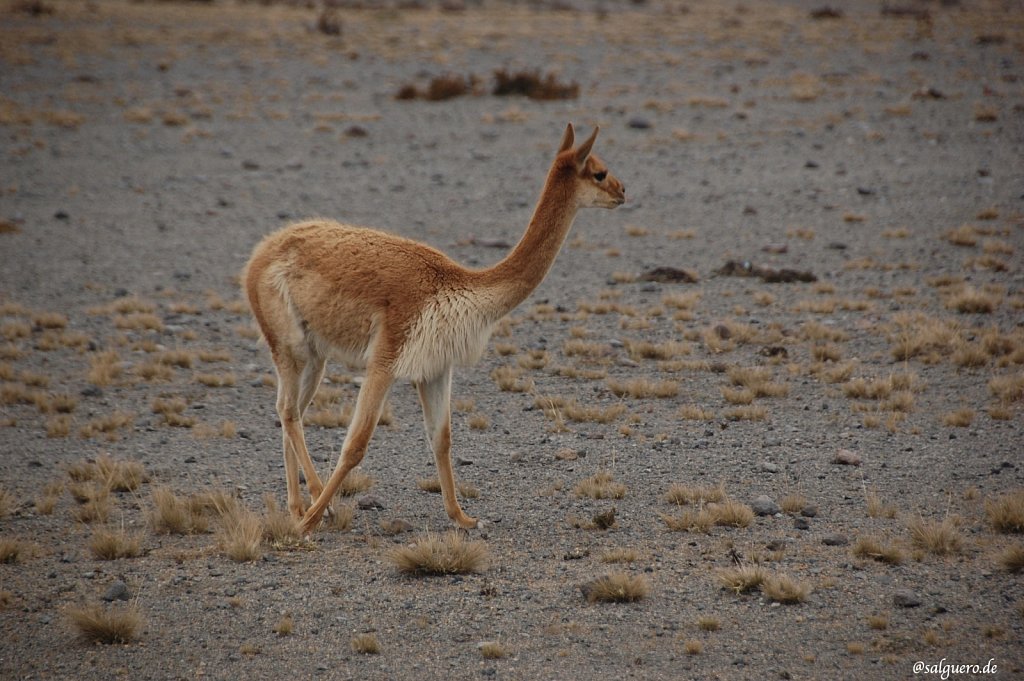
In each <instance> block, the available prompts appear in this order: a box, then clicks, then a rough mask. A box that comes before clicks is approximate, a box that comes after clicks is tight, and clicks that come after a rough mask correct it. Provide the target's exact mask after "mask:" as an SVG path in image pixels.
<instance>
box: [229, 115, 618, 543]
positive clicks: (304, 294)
mask: <svg viewBox="0 0 1024 681" xmlns="http://www.w3.org/2000/svg"><path fill="white" fill-rule="evenodd" d="M597 132H598V131H597V128H595V129H594V132H593V133H592V134H591V135H590V137H589V138H587V140H586V141H584V142H583V143H582V144H580V145H579V146H578V147H573V144H574V141H575V133H574V132H573V127H572V124H569V125H568V126H567V127H566V129H565V135H564V136H563V137H562V143H561V145H560V146H559V148H558V154H557V156H556V157H555V160H554V162H553V163H552V165H551V170H550V171H549V172H548V176H547V181H546V182H545V183H544V190H543V191H542V192H541V195H540V199H539V200H538V202H537V206H536V208H535V209H534V213H533V217H532V218H531V219H530V224H529V225H528V226H527V228H526V233H525V234H524V235H523V238H522V239H521V240H520V241H519V243H518V244H517V245H516V247H515V248H514V249H513V250H512V252H511V253H509V254H508V256H507V257H506V258H504V259H503V260H501V261H500V262H498V263H497V264H495V265H494V266H492V267H488V268H486V269H482V270H472V269H467V268H465V267H462V266H461V265H459V264H457V263H455V262H453V261H452V260H451V259H449V258H448V257H447V256H445V255H444V254H443V253H441V252H440V251H438V250H435V249H434V248H431V247H430V246H426V245H424V244H421V243H417V242H415V241H411V240H409V239H404V238H402V237H399V236H394V235H392V234H387V233H385V232H381V231H378V230H375V229H367V228H364V227H354V226H351V225H343V224H338V223H336V222H331V221H327V220H313V221H309V222H300V223H297V224H293V225H290V226H288V227H285V228H283V229H281V230H280V231H278V232H275V233H273V234H271V235H269V236H267V237H266V238H264V239H263V240H262V241H261V242H260V243H259V244H258V245H257V246H256V248H255V249H254V250H253V254H252V257H251V258H250V259H249V263H248V264H247V265H246V268H245V271H244V273H243V277H242V281H243V282H244V286H245V292H246V295H247V296H248V298H249V303H250V305H251V307H252V311H253V314H254V315H255V317H256V322H257V323H258V324H259V327H260V329H261V331H262V332H263V337H264V339H265V340H266V342H267V345H269V346H270V353H271V356H272V358H273V360H274V366H275V367H276V369H277V413H278V415H279V416H280V419H281V429H282V431H283V434H284V435H283V437H284V464H285V477H286V479H287V485H288V508H289V510H290V511H291V513H292V514H293V515H295V516H296V517H301V518H302V529H303V531H304V532H310V531H312V530H313V529H314V528H315V527H316V526H317V524H318V523H319V522H320V519H321V518H322V517H323V514H324V511H325V510H326V509H327V508H328V505H329V504H330V502H331V499H332V498H333V496H334V494H335V492H337V491H338V487H339V486H340V485H341V483H342V481H343V480H344V478H345V476H346V475H347V474H348V472H349V471H351V470H352V469H353V468H354V467H355V466H357V465H358V464H359V462H360V461H361V460H362V458H363V455H364V454H365V453H366V448H367V445H368V444H369V442H370V437H371V436H372V435H373V430H374V428H375V427H376V425H377V420H378V419H379V417H380V414H381V409H382V408H383V405H384V400H385V398H386V397H387V394H388V390H389V389H390V388H391V384H392V383H394V381H395V380H396V379H408V380H410V381H412V382H413V384H414V385H415V386H416V389H417V390H418V392H419V396H420V402H421V403H422V405H423V422H424V424H425V426H426V432H427V440H428V441H429V442H430V445H431V447H432V448H433V451H434V457H435V459H436V461H437V472H438V477H439V479H440V482H441V492H442V496H443V498H444V508H445V511H447V513H448V516H449V517H450V518H451V519H452V520H453V521H455V523H457V524H458V525H459V526H460V527H463V528H472V527H477V526H478V521H477V520H476V518H471V517H470V516H468V515H466V514H465V513H464V512H463V510H462V508H461V507H460V506H459V501H458V499H457V498H456V495H455V476H454V474H453V473H452V463H451V420H450V416H451V407H450V398H451V384H452V368H453V367H454V366H455V365H467V364H472V363H474V362H476V361H477V360H478V359H479V358H480V356H481V355H482V354H483V351H484V348H485V346H486V345H487V339H488V338H489V337H490V335H491V331H492V329H493V328H494V325H495V324H496V323H497V322H498V321H499V320H500V319H501V318H502V317H503V316H505V315H506V314H507V313H508V312H510V311H511V310H512V309H513V308H515V307H516V306H517V305H518V304H519V303H521V302H522V301H523V300H524V299H525V298H526V297H527V296H528V295H530V293H531V292H532V291H533V290H534V289H535V288H536V287H537V286H538V285H539V284H540V282H541V281H542V280H543V279H544V276H545V275H546V274H547V272H548V270H549V269H550V268H551V265H552V263H553V262H554V260H555V257H556V256H557V255H558V251H559V250H560V249H561V246H562V243H563V242H564V241H565V237H566V234H567V233H568V232H569V228H570V227H571V226H572V223H573V220H574V219H575V217H576V212H577V211H578V210H579V209H580V208H585V207H588V206H599V207H602V208H615V207H616V206H619V205H621V204H622V203H624V202H625V200H626V195H625V188H624V187H623V185H622V183H621V182H619V181H618V180H617V179H616V178H615V177H614V176H613V175H612V174H611V173H610V172H608V168H607V167H606V166H605V164H604V163H602V162H601V160H600V159H598V158H597V156H596V155H594V154H593V153H591V149H592V147H593V145H594V140H595V139H596V138H597ZM328 357H336V358H338V359H341V360H343V361H345V362H348V363H349V364H352V365H356V366H363V367H365V369H366V376H365V379H364V380H363V384H362V386H361V388H360V390H359V397H358V399H357V400H356V406H355V410H354V413H353V415H352V420H351V423H350V425H349V428H348V432H347V434H346V436H345V442H344V444H343V445H342V448H341V456H340V457H339V459H338V464H337V466H336V467H335V469H334V472H333V473H332V474H331V477H330V478H329V479H328V480H327V484H326V485H324V484H323V482H322V481H321V479H320V476H318V475H317V472H316V469H315V468H314V467H313V462H312V461H311V460H310V458H309V452H308V451H307V450H306V441H305V437H304V435H303V430H302V417H303V414H304V413H305V411H306V408H307V407H308V406H309V403H310V401H311V400H312V399H313V395H314V394H315V393H316V390H317V387H319V385H320V383H321V381H322V380H323V376H324V369H325V366H326V362H327V359H328ZM300 465H301V466H302V470H303V472H304V473H305V476H306V483H307V486H308V487H309V493H310V495H311V497H312V504H311V505H310V506H309V508H308V509H307V508H306V502H305V499H304V497H303V495H302V493H301V490H300V489H299V468H298V467H299V466H300Z"/></svg>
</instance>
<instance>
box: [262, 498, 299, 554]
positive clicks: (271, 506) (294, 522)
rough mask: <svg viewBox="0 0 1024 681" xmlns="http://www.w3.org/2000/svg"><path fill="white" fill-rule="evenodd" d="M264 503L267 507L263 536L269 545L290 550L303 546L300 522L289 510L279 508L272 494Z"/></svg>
mask: <svg viewBox="0 0 1024 681" xmlns="http://www.w3.org/2000/svg"><path fill="white" fill-rule="evenodd" d="M263 503H264V504H265V505H266V507H267V511H266V514H265V515H264V517H263V536H264V539H266V541H267V543H268V544H270V545H271V546H273V547H274V548H288V547H294V546H298V545H300V544H302V543H303V540H302V526H301V524H300V521H299V520H298V519H296V518H295V517H294V516H292V514H291V513H289V512H288V510H287V509H282V508H281V507H279V506H278V505H277V501H276V500H275V499H274V497H273V496H272V495H270V494H267V495H265V496H264V497H263Z"/></svg>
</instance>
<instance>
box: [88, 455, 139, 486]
mask: <svg viewBox="0 0 1024 681" xmlns="http://www.w3.org/2000/svg"><path fill="white" fill-rule="evenodd" d="M95 465H96V470H97V473H98V477H99V479H100V480H101V481H102V483H103V485H104V486H105V487H106V488H107V489H109V490H110V491H111V492H134V491H135V490H137V489H138V488H139V487H140V486H141V485H142V483H144V482H149V474H148V473H146V469H145V468H144V467H143V465H142V464H141V463H139V462H138V461H127V460H117V459H114V458H113V457H111V456H110V455H108V454H101V455H99V456H97V457H96V464H95Z"/></svg>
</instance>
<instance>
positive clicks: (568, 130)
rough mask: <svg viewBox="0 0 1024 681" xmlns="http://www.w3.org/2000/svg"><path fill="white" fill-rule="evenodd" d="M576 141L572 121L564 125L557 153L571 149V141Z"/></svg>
mask: <svg viewBox="0 0 1024 681" xmlns="http://www.w3.org/2000/svg"><path fill="white" fill-rule="evenodd" d="M575 141H576V133H575V131H573V129H572V123H569V124H568V125H566V126H565V134H564V135H562V143H561V144H560V145H559V147H558V153H559V154H561V153H562V152H563V151H565V150H566V149H572V143H573V142H575Z"/></svg>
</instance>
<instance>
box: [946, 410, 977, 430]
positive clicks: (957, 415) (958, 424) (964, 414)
mask: <svg viewBox="0 0 1024 681" xmlns="http://www.w3.org/2000/svg"><path fill="white" fill-rule="evenodd" d="M972 423H974V410H973V409H970V408H967V407H964V408H963V409H957V410H956V411H951V412H949V413H948V414H943V416H942V424H943V425H946V426H952V427H954V428H966V427H967V426H969V425H971V424H972Z"/></svg>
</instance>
